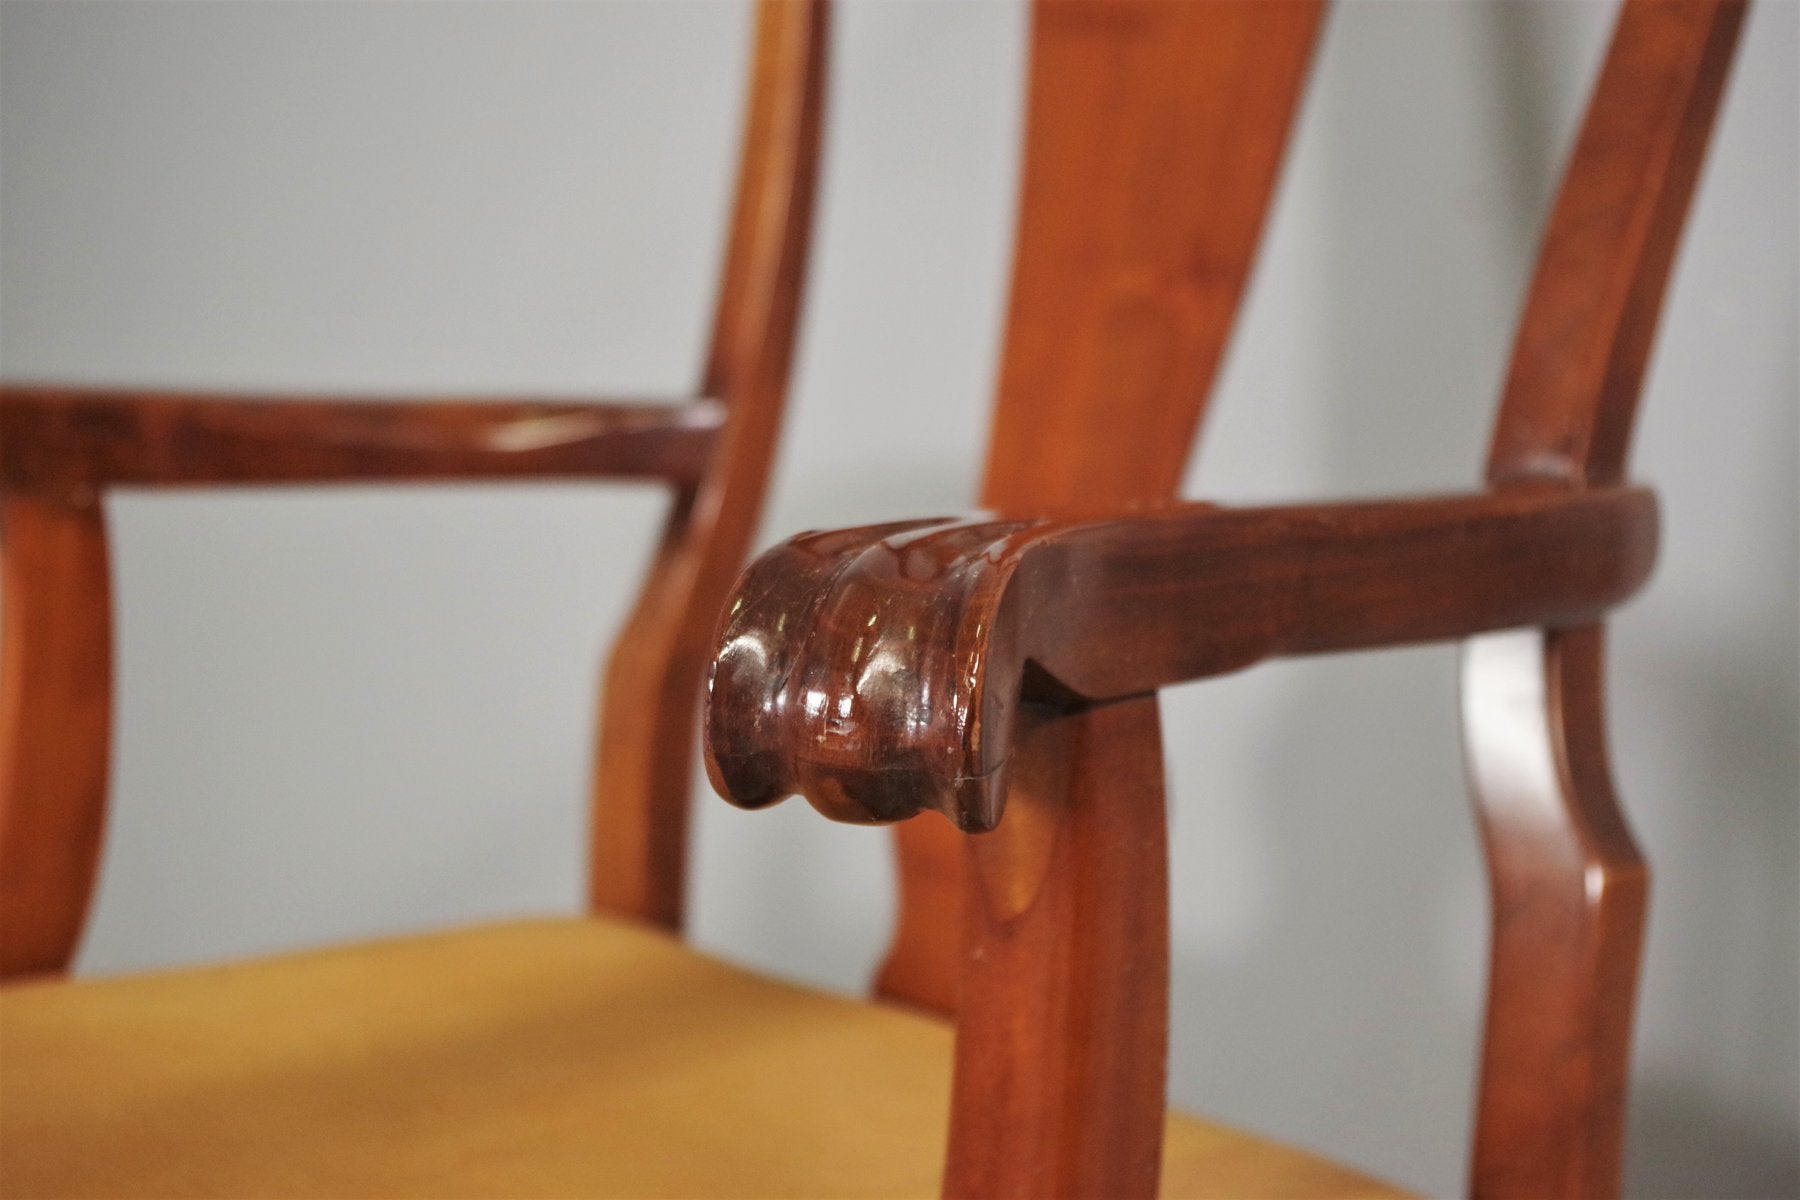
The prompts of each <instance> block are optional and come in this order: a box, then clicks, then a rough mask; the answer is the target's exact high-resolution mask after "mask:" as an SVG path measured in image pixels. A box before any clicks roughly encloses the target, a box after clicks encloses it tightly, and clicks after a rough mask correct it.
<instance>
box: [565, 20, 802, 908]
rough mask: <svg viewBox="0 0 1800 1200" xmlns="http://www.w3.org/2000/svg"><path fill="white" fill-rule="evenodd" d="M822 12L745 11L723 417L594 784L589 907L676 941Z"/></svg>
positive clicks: (606, 720)
mask: <svg viewBox="0 0 1800 1200" xmlns="http://www.w3.org/2000/svg"><path fill="white" fill-rule="evenodd" d="M826 16H827V8H826V6H825V3H824V0H763V3H762V4H760V5H759V6H758V10H757V32H756V51H755V60H754V64H753V69H752V73H751V80H752V82H751V93H750V99H749V103H748V105H747V106H746V109H745V114H744V155H743V160H742V163H741V164H740V168H739V177H738V190H737V200H736V206H735V208H734V210H733V213H732V220H731V234H730V240H729V242H728V244H727V248H726V259H725V272H724V282H723V284H722V285H721V287H720V290H719V297H718V308H717V313H716V315H715V318H714V323H713V338H712V349H711V352H710V356H709V358H708V361H707V365H706V374H705V379H704V382H703V389H704V391H705V392H706V394H707V395H710V396H717V397H719V398H721V400H723V401H724V403H725V411H726V416H725V423H724V426H723V428H722V429H721V430H720V435H719V441H718V443H717V445H716V447H715V448H714V452H713V456H712V458H711V460H710V461H709V463H708V466H707V471H706V474H705V477H704V478H703V479H702V481H701V482H700V483H699V484H698V486H696V487H695V488H693V489H688V490H683V491H682V492H681V493H680V494H679V496H678V497H677V500H676V503H675V505H674V507H673V509H672V510H671V512H670V515H669V519H668V523H667V525H666V527H665V529H664V531H663V536H662V541H661V544H660V545H659V546H658V548H657V552H656V559H655V561H654V562H653V563H652V565H651V568H650V575H649V578H648V579H647V580H646V582H645V584H644V589H643V592H642V593H641V594H640V596H639V597H638V602H637V606H636V608H635V609H634V610H633V611H632V614H631V616H630V618H629V619H628V620H627V621H626V624H625V628H624V630H623V631H622V632H621V633H620V635H619V638H618V640H617V642H616V643H615V644H614V646H613V652H612V658H611V661H610V663H609V664H608V667H607V672H606V681H605V686H604V692H603V697H602V703H601V711H600V733H599V742H598V744H599V757H598V763H597V766H596V769H595V772H594V804H593V812H594V822H593V839H592V854H591V857H590V862H591V863H592V871H591V874H590V878H589V896H590V898H591V902H592V904H593V907H594V908H595V909H596V910H598V911H605V912H615V913H620V914H622V915H625V916H632V917H637V918H640V919H642V920H646V921H650V922H653V923H655V924H657V925H661V926H663V927H665V928H670V929H679V928H680V927H681V919H682V909H683V903H684V897H685V894H686V880H687V830H688V812H689V808H690V807H691V804H692V782H691V781H692V778H693V761H694V737H695V726H696V717H697V715H698V713H697V710H698V707H699V702H700V685H701V680H702V678H703V677H704V675H705V673H706V662H707V657H708V654H709V653H710V651H711V649H712V633H713V630H714V628H715V627H716V625H717V622H718V614H719V609H720V608H721V607H722V606H723V605H724V603H725V597H726V595H727V594H728V593H729V592H730V590H731V583H732V580H733V578H734V577H735V576H736V574H737V572H738V568H739V567H740V566H741V564H742V563H743V561H744V556H745V555H746V554H747V553H748V551H749V548H750V539H751V537H753V536H754V535H755V532H756V523H757V519H758V517H759V515H760V514H761V512H762V501H763V496H764V493H765V492H766V491H767V489H768V480H769V471H770V464H771V460H772V459H773V457H774V453H775V437H776V434H777V433H778V432H779V429H780V423H781V413H782V409H783V407H784V405H785V402H786V396H787V381H788V375H789V369H790V367H791V365H792V362H793V355H794V340H795V338H796V336H797V334H798V330H799V323H800V295H801V286H802V284H803V283H804V282H805V279H806V262H807V250H808V248H809V246H810V237H809V235H810V233H811V227H812V208H813V195H814V192H815V190H816V188H817V179H818V162H819V145H820V139H821V137H822V131H823V120H824V104H825V51H826V39H827V36H828V30H827V26H826Z"/></svg>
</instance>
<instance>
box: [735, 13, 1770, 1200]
mask: <svg viewBox="0 0 1800 1200" xmlns="http://www.w3.org/2000/svg"><path fill="white" fill-rule="evenodd" d="M1743 11H1744V6H1743V4H1741V3H1738V2H1735V0H1721V2H1717V3H1715V2H1714V0H1626V2H1625V4H1624V7H1623V8H1622V10H1621V12H1620V16H1619V20H1618V24H1617V26H1616V29H1615V33H1614V36H1613V39H1612V42H1611V45H1610V47H1609V50H1608V52H1607V57H1606V60H1605V63H1604V66H1603V68H1602V70H1601V73H1600V76H1599V80H1598V83H1597V85H1596V87H1595V91H1594V94H1593V97H1592V100H1591V102H1590V105H1589V107H1588V111H1587V115H1586V118H1585V123H1584V124H1583V126H1582V128H1581V132H1580V134H1579V137H1578V138H1577V141H1576V144H1575V147H1574V152H1573V154H1572V155H1571V157H1570V160H1569V164H1568V168H1567V170H1566V173H1565V175H1564V179H1563V183H1562V188H1561V191H1560V193H1559V195H1558V198H1557V200H1556V202H1555V205H1554V207H1553V209H1552V212H1551V214H1550V219H1549V224H1548V229H1547V232H1546V235H1545V238H1544V242H1543V245H1542V249H1541V252H1540V255H1539V258H1538V265H1537V271H1536V275H1535V277H1534V279H1533V282H1532V284H1531V288H1530V292H1529V295H1528V298H1527V301H1526V304H1525V308H1524V317H1523V319H1522V322H1521V325H1520V328H1519V333H1518V337H1517V341H1516V343H1515V350H1514V356H1513V361H1512V367H1511V372H1510V376H1509V378H1508V381H1507V384H1506V387H1505V390H1504V394H1503V396H1502V399H1501V403H1500V411H1499V416H1498V421H1497V424H1496V427H1495V432H1494V436H1493V442H1492V451H1491V454H1490V458H1489V462H1488V467H1487V484H1488V487H1487V489H1486V490H1485V491H1483V492H1478V493H1474V494H1471V495H1468V496H1460V497H1441V498H1427V499H1405V500H1394V501H1362V502H1356V503H1343V504H1332V505H1306V506H1293V507H1282V508H1259V509H1243V510H1230V509H1218V508H1212V507H1209V506H1205V505H1194V504H1182V503H1176V502H1175V501H1174V497H1175V489H1176V487H1177V485H1178V483H1179V480H1180V475H1181V468H1182V466H1183V464H1184V462H1185V458H1186V452H1187V449H1188V447H1189V445H1190V444H1191V442H1192V440H1193V434H1194V432H1195V430H1196V428H1197V426H1198V423H1199V419H1200V416H1201V412H1202V408H1203V405H1204V401H1205V397H1206V391H1207V388H1208V385H1209V383H1210V381H1211V378H1212V376H1213V373H1214V369H1215V367H1216V364H1217V362H1218V358H1219V355H1220V352H1221V351H1222V348H1223V346H1224V344H1225V341H1226V338H1227V336H1228V334H1229V331H1230V327H1231V321H1232V318H1233V315H1234V313H1235V310H1236V308H1237V299H1238V296H1239V294H1240V292H1241V288H1242V284H1243V280H1244V277H1245V274H1246V273H1247V270H1248V267H1249V263H1250V260H1251V256H1252V255H1253V253H1254V249H1255V244H1256V241H1257V236H1258V232H1259V229H1260V225H1261V221H1262V215H1263V212H1264V211H1265V209H1266V207H1267V203H1268V198H1269V195H1270V192H1271V190H1272V187H1273V182H1274V176H1275V171H1276V167H1277V166H1278V161H1279V156H1280V153H1281V147H1282V144H1283V143H1284V142H1285V141H1286V132H1287V129H1288V126H1289V124H1290V122H1291V119H1292V115H1293V112H1294V108H1295V104H1296V100H1297V96H1298V94H1299V90H1300V87H1301V79H1302V76H1303V74H1304V68H1305V64H1306V59H1307V56H1308V55H1309V53H1310V51H1311V47H1312V44H1313V41H1314V39H1315V36H1316V31H1317V27H1318V19H1319V15H1320V14H1319V7H1318V6H1317V5H1315V4H1311V3H1304V2H1303V3H1294V4H1276V3H1269V4H1259V5H1244V6H1239V5H1162V6H1158V5H1155V4H1149V5H1136V6H1133V5H1107V4H1104V3H1095V4H1087V3H1068V4H1048V5H1042V6H1040V7H1039V8H1038V10H1037V12H1036V20H1035V25H1034V30H1033V42H1032V53H1033V76H1032V83H1031V90H1030V95H1029V101H1028V118H1027V130H1028V133H1027V137H1028V141H1027V151H1026V160H1025V175H1024V186H1023V199H1022V207H1021V224H1020V232H1019V248H1018V258H1017V260H1016V265H1015V275H1014V283H1013V293H1012V309H1011V314H1010V320H1009V325H1008V334H1007V345H1006V352H1005V357H1004V360H1003V368H1002V374H1001V383H1000V395H999V405H998V412H997V417H996V422H995V428H994V434H993V440H992V444H991V448H990V458H989V465H988V475H987V481H986V485H985V487H984V491H983V495H982V503H983V504H984V506H986V507H987V508H989V509H991V510H992V511H993V513H994V516H992V517H991V518H983V519H976V520H971V521H965V522H944V521H926V522H906V523H902V524H899V525H887V526H879V527H872V528H869V529H862V530H845V531H836V532H831V533H824V534H809V535H805V536H803V537H800V538H797V539H794V540H793V541H790V542H789V543H787V544H785V545H783V546H779V547H777V548H776V549H774V550H772V551H771V552H769V553H768V554H766V555H765V556H763V557H762V558H761V559H759V560H758V561H757V562H756V563H755V564H754V565H753V566H752V567H751V569H750V570H749V571H748V572H747V573H746V575H745V577H744V580H743V582H742V583H741V584H740V585H739V588H738V590H737V595H736V598H735V599H734V600H733V601H732V606H731V608H730V609H729V610H728V615H727V619H726V623H725V625H724V627H723V629H722V632H721V634H720V641H719V652H718V657H717V662H716V665H715V667H714V671H713V675H712V679H711V683H710V701H709V705H708V710H707V734H706V740H707V752H708V768H709V772H710V774H711V776H712V779H713V782H714V785H715V787H717V788H719V790H720V791H721V792H722V793H723V794H725V795H726V796H727V798H729V799H731V800H733V801H734V802H736V803H739V804H742V805H745V806H748V807H757V806H761V805H764V804H769V803H773V802H774V801H776V800H778V799H780V798H781V797H782V796H784V795H786V794H789V793H798V794H801V795H803V796H805V797H806V799H807V800H808V801H809V802H811V803H812V804H813V805H814V807H816V808H818V809H819V810H820V811H821V812H823V813H824V814H825V815H826V816H828V817H832V818H834V819H839V820H850V821H861V822H871V821H878V822H887V821H898V820H902V819H904V818H907V817H910V816H913V815H914V814H917V813H921V812H923V811H924V810H927V809H931V810H935V811H936V812H938V813H940V814H942V815H944V816H947V817H948V818H950V819H949V820H948V821H939V820H936V819H934V818H926V819H922V820H913V821H907V822H906V823H905V824H902V825H900V826H898V829H899V832H900V872H901V905H902V912H901V916H900V919H899V922H898V927H897V930H898V931H897V936H896V945H895V949H894V951H893V953H892V954H891V955H890V957H889V959H888V962H887V964H886V966H885V967H884V971H883V974H882V976H881V979H880V987H881V988H882V989H883V990H884V991H885V992H886V993H887V994H889V995H891V996H894V997H897V998H901V999H905V1000H908V1001H910V1002H912V1003H915V1004H920V1005H923V1006H926V1007H931V1008H935V1009H938V1010H940V1011H944V1012H954V1013H955V1014H956V1016H957V1050H956V1074H955V1084H954V1096H953V1114H952V1120H951V1130H950V1149H949V1156H948V1162H947V1164H946V1169H945V1176H944V1194H945V1195H946V1196H1045V1195H1057V1196H1115V1197H1117V1196H1148V1195H1152V1194H1154V1192H1155V1189H1156V1183H1157V1177H1158V1164H1159V1155H1160V1149H1161V1136H1162V1124H1161V1121H1162V1116H1163V1106H1164V1069H1165V1068H1164V1063H1165V1057H1166V1044H1167V1005H1168V996H1167V992H1168V972H1169V946H1168V927H1167V922H1168V874H1167V845H1166V841H1167V834H1166V825H1165V822H1166V818H1165V809H1164V796H1163V785H1162V771H1161V757H1160V746H1159V741H1158V738H1159V733H1158V714H1157V707H1156V699H1155V690H1156V689H1157V688H1159V687H1162V686H1164V685H1167V684H1171V683H1175V682H1178V681H1182V680H1191V679H1199V678H1204V677H1207V676H1211V675H1217V674H1220V673H1223V672H1225V671H1230V670H1235V669H1237V668H1240V667H1243V666H1246V665H1249V664H1251V663H1253V662H1256V661H1259V660H1261V659H1264V658H1268V657H1273V656H1277V655H1288V654H1302V653H1312V652H1317V651H1325V650H1334V649H1345V648H1351V647H1374V646H1393V645H1406V644H1412V643H1417V642H1423V641H1442V640H1450V639H1458V640H1462V641H1463V642H1464V644H1465V646H1466V651H1465V654H1464V659H1463V712H1464V725H1465V731H1466V736H1465V741H1466V753H1467V757H1468V763H1469V776H1470V782H1471V790H1472V793H1473V798H1474V803H1475V808H1476V812H1477V815H1478V820H1479V824H1480V827H1481V831H1482V838H1483V845H1484V849H1485V852H1486V863H1487V869H1488V875H1489V882H1490V886H1491V889H1492V916H1493V937H1492V943H1491V950H1490V966H1489V996H1488V1005H1487V1020H1486V1038H1485V1045H1484V1052H1483V1058H1482V1066H1481V1076H1480V1084H1479V1094H1478V1098H1477V1115H1476V1123H1475V1135H1474V1151H1473V1155H1472V1164H1471V1170H1470V1191H1471V1193H1472V1194H1473V1195H1476V1196H1535V1197H1543V1196H1589V1195H1594V1196H1605V1195H1616V1194H1617V1193H1618V1191H1619V1187H1620V1159H1621V1140H1622V1123H1623V1109H1624V1093H1625V1083H1626V1073H1627V1065H1628V1057H1629V1046H1630V1030H1631V1020H1632V1010H1633V1003H1634V992H1635V988H1636V979H1637V966H1638V955H1639V947H1640V943H1641V938H1642V928H1643V920H1644V910H1645V903H1646V888H1647V879H1648V875H1647V870H1646V868H1645V865H1644V862H1643V859H1642V857H1641V855H1640V854H1639V853H1638V850H1637V848H1636V846H1635V845H1634V843H1633V842H1632V839H1631V836H1630V833H1629V831H1628V830H1627V827H1626V825H1625V822H1624V819H1623V817H1622V815H1621V814H1620V811H1619V809H1618V806H1617V803H1616V801H1615V798H1614V796H1613V792H1612V786H1611V783H1610V774H1609V771H1608V768H1607V764H1606V757H1605V746H1604V724H1605V723H1604V713H1603V706H1602V685H1601V670H1602V665H1603V662H1602V660H1603V652H1602V645H1603V635H1602V620H1603V618H1604V616H1605V615H1606V613H1607V612H1609V611H1610V610H1611V609H1612V608H1614V607H1615V606H1617V605H1618V604H1620V603H1622V602H1624V601H1625V600H1626V599H1628V598H1629V597H1630V596H1631V595H1632V594H1633V593H1634V592H1635V591H1636V590H1637V589H1638V587H1639V586H1641V584H1642V583H1643V582H1644V580H1645V578H1646V577H1647V576H1648V574H1649V571H1650V568H1651V566H1652V564H1653V561H1654V557H1655V547H1656V528H1657V522H1656V509H1655V502H1654V497H1653V496H1652V495H1651V494H1650V493H1649V492H1647V491H1645V490H1643V489H1640V488H1635V487H1630V486H1626V485H1625V484H1624V483H1623V478H1624V467H1625V452H1626V447H1627V444H1628V442H1629V435H1630V431H1631V425H1632V419H1633V416H1634V413H1635V410H1636V406H1637V398H1638V393H1639V390H1640V385H1641V382H1642V377H1643V373H1644V368H1645V363H1646V361H1647V358H1648V353H1649V349H1650V345H1651V343H1652V340H1653V337H1654V333H1655V327H1656V320H1657V315H1658V310H1659V308H1660V305H1661V300H1662V295H1663V291H1664V288H1665V286H1666V283H1667V280H1668V275H1669V270H1670V267H1671V264H1672V261H1673V257H1674V253H1675V249H1676V245H1677V241H1678V237H1679V233H1680V230H1681V226H1682V223H1683V220H1684V218H1685V215H1686V212H1687V209H1688V205H1689V201H1690V199H1691V196H1692V193H1693V189H1694V185H1695V180H1696V178H1697V175H1698V171H1699V167H1700V163H1701V159H1702V157H1703V153H1704V150H1705V146H1706V142H1707V139H1708V136H1709V132H1710V129H1711V126H1712V122H1713V117H1714V114H1715V112H1716V110H1717V107H1718V103H1719V98H1720V94H1721V91H1722V88H1723V85H1724V81H1725V78H1726V75H1727V72H1728V68H1729V64H1730V60H1731V56H1732V52H1733V48H1734V46H1735V42H1736V38H1737V34H1738V31H1739V27H1740V25H1741V21H1742V16H1743ZM1197 81H1207V82H1206V83H1200V82H1197ZM1221 114H1229V115H1230V116H1229V119H1228V121H1227V119H1226V118H1225V117H1223V116H1222V115H1221ZM1141 122H1149V123H1150V124H1149V125H1148V126H1145V125H1143V124H1140V123H1141ZM1146 128H1147V129H1148V130H1149V132H1142V130H1144V129H1146ZM1120 129H1131V130H1134V131H1139V132H1137V133H1135V134H1134V135H1133V136H1131V137H1124V136H1119V135H1118V133H1117V131H1118V130H1120ZM970 835H973V836H970ZM959 884H962V885H963V886H962V887H960V888H959V887H958V885H959ZM959 892H960V893H961V894H960V895H959V894H958V893H959ZM959 909H961V910H962V911H963V913H965V914H966V916H965V920H964V923H963V928H962V933H961V936H960V938H958V937H957V936H955V935H954V934H952V933H950V932H949V931H950V930H951V929H953V928H954V926H955V921H954V917H955V914H956V913H957V911H958V910H959Z"/></svg>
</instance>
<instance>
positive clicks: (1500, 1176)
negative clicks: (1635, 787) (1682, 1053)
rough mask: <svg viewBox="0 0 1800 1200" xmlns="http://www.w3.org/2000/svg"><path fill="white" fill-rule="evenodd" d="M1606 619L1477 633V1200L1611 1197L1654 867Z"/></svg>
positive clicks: (1473, 717) (1473, 741) (1470, 660)
mask: <svg viewBox="0 0 1800 1200" xmlns="http://www.w3.org/2000/svg"><path fill="white" fill-rule="evenodd" d="M1603 657H1604V656H1603V648H1602V634H1601V629H1600V626H1599V625H1597V624H1585V625H1578V626H1574V627H1572V628H1567V629H1556V630H1540V629H1525V630H1517V631H1512V632H1507V633H1495V634H1489V635H1488V636H1486V637H1481V638H1475V639H1473V640H1472V641H1471V642H1470V643H1469V645H1468V648H1467V650H1466V652H1465V655H1464V660H1463V727H1464V744H1465V746H1466V748H1467V753H1468V760H1469V774H1470V782H1471V785H1472V787H1473V789H1474V792H1475V794H1476V796H1477V797H1479V803H1478V804H1477V806H1476V811H1477V814H1478V816H1479V818H1480V824H1481V832H1482V844H1483V848H1484V849H1485V850H1486V852H1487V858H1488V876H1489V885H1490V888H1491V890H1492V912H1493V926H1494V928H1493V947H1492V959H1493V966H1492V968H1491V970H1490V973H1489V979H1488V988H1489V1001H1488V1012H1487V1036H1486V1038H1485V1040H1484V1043H1483V1049H1482V1059H1481V1088H1480V1098H1479V1103H1478V1107H1477V1112H1476V1122H1477V1124H1476V1135H1475V1153H1474V1161H1473V1163H1472V1166H1471V1184H1470V1193H1471V1194H1472V1195H1476V1196H1610V1195H1617V1194H1618V1192H1619V1187H1620V1178H1619V1168H1620V1161H1621V1149H1622V1143H1623V1139H1624V1115H1625V1085H1626V1075H1627V1067H1628V1064H1629V1060H1630V1050H1631V1019H1632V1011H1633V1008H1634V997H1635V994H1636V985H1637V972H1638V956H1639V948H1640V945H1641V942H1642V936H1643V928H1644V917H1645V908H1646V904H1647V902H1648V890H1649V872H1648V869H1647V868H1646V866H1645V864H1644V860H1643V858H1642V856H1641V855H1639V853H1638V849H1637V846H1636V844H1635V843H1634V842H1633V841H1632V837H1631V831H1630V830H1629V829H1628V828H1627V827H1626V824H1625V820H1624V817H1623V815H1622V814H1621V812H1620V810H1619V806H1618V802H1617V801H1616V800H1615V799H1614V796H1613V790H1612V783H1611V777H1610V772H1609V771H1608V768H1607V762H1606V718H1605V711H1604V706H1603V703H1602V695H1601V667H1602V664H1603Z"/></svg>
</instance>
